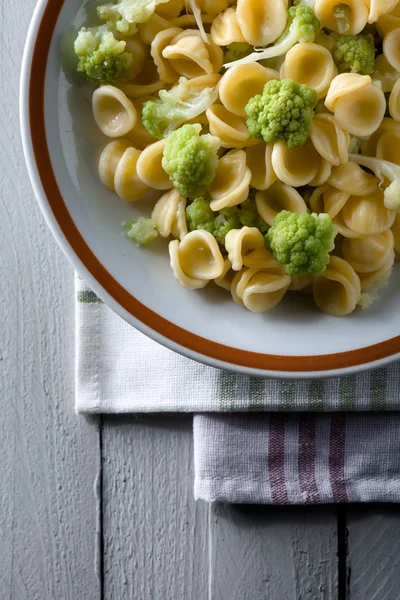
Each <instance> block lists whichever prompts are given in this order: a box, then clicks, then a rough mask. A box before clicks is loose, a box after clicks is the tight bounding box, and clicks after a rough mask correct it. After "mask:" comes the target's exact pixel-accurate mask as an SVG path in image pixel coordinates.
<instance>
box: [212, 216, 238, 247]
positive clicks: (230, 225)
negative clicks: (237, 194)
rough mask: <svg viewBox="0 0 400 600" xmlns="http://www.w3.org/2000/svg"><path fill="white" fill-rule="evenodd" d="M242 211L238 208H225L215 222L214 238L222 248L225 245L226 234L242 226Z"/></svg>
mask: <svg viewBox="0 0 400 600" xmlns="http://www.w3.org/2000/svg"><path fill="white" fill-rule="evenodd" d="M239 214H240V211H239V210H238V208H237V206H232V207H231V208H223V209H222V210H220V211H219V215H218V216H217V217H216V219H215V221H214V231H213V236H214V237H215V239H216V240H217V242H218V243H219V244H221V246H223V245H224V244H225V237H226V234H227V233H228V232H229V231H230V230H231V229H239V228H240V226H241V224H240V217H239Z"/></svg>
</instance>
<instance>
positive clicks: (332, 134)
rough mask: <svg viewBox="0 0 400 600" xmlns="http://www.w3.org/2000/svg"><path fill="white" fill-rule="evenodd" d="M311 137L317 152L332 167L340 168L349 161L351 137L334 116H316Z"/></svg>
mask: <svg viewBox="0 0 400 600" xmlns="http://www.w3.org/2000/svg"><path fill="white" fill-rule="evenodd" d="M310 137H311V141H312V143H313V145H314V148H315V149H316V150H317V152H318V153H319V154H320V155H321V156H322V157H323V158H324V159H325V160H327V161H328V162H330V163H331V164H332V165H334V166H338V165H341V164H344V163H346V162H347V161H348V156H349V152H348V148H349V143H350V135H349V134H348V133H347V131H345V130H344V129H343V128H342V127H341V126H340V125H339V123H338V122H337V121H336V119H335V117H334V116H333V115H330V114H327V113H321V114H319V115H315V117H314V119H313V121H312V125H311V135H310Z"/></svg>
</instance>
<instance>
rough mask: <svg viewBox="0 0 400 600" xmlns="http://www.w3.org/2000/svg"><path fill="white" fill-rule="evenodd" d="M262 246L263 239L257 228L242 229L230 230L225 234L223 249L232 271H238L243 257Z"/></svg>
mask: <svg viewBox="0 0 400 600" xmlns="http://www.w3.org/2000/svg"><path fill="white" fill-rule="evenodd" d="M263 246H264V237H263V235H262V233H261V231H260V230H259V229H257V227H242V229H231V231H229V232H228V233H227V234H226V238H225V248H226V251H227V252H228V259H229V261H230V263H231V265H232V269H233V271H240V269H241V268H242V267H243V257H245V256H246V255H247V254H250V252H252V251H253V250H255V249H256V248H261V247H263Z"/></svg>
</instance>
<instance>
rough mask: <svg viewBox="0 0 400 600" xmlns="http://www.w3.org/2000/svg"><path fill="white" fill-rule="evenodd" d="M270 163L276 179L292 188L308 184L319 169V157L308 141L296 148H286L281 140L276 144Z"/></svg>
mask: <svg viewBox="0 0 400 600" xmlns="http://www.w3.org/2000/svg"><path fill="white" fill-rule="evenodd" d="M271 161H272V167H273V169H274V171H275V173H276V175H277V177H278V179H280V180H281V181H283V183H286V184H287V185H291V186H293V187H299V186H302V185H307V184H308V183H310V181H311V180H312V179H314V177H315V176H316V175H317V173H318V170H319V167H320V156H319V154H318V152H317V151H316V150H315V148H314V146H313V145H312V143H311V142H310V141H308V142H307V144H306V145H305V146H298V147H297V148H288V147H287V145H286V142H285V141H283V140H282V141H280V142H276V143H275V144H274V147H273V150H272V157H271Z"/></svg>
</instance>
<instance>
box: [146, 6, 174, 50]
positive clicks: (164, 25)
mask: <svg viewBox="0 0 400 600" xmlns="http://www.w3.org/2000/svg"><path fill="white" fill-rule="evenodd" d="M160 6H163V5H162V4H161V5H160ZM170 27H172V24H171V22H170V21H169V20H168V19H165V18H164V17H162V16H161V15H158V14H156V13H154V14H153V15H152V16H151V17H150V19H149V20H148V21H146V23H139V24H138V31H139V36H140V39H141V40H142V42H143V43H144V44H147V45H148V46H150V45H151V43H152V41H153V40H154V38H155V37H156V35H157V34H158V33H160V31H163V30H164V29H169V28H170Z"/></svg>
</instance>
